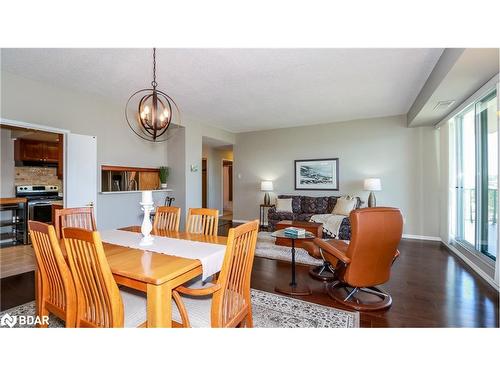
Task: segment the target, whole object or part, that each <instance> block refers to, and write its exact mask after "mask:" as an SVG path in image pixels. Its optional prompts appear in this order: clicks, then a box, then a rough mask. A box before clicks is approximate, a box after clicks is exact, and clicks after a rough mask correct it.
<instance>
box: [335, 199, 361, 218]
mask: <svg viewBox="0 0 500 375" xmlns="http://www.w3.org/2000/svg"><path fill="white" fill-rule="evenodd" d="M356 203H357V200H356V198H352V197H350V196H348V195H346V196H345V197H340V198H339V199H337V203H336V204H335V207H334V208H333V211H332V214H334V215H344V216H349V214H350V213H351V211H352V210H354V208H355V207H356Z"/></svg>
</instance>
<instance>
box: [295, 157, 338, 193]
mask: <svg viewBox="0 0 500 375" xmlns="http://www.w3.org/2000/svg"><path fill="white" fill-rule="evenodd" d="M295 190H339V158H332V159H310V160H295Z"/></svg>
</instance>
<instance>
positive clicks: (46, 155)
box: [14, 134, 64, 178]
mask: <svg viewBox="0 0 500 375" xmlns="http://www.w3.org/2000/svg"><path fill="white" fill-rule="evenodd" d="M58 138H59V140H58V141H57V142H47V141H36V140H31V139H22V138H21V139H16V140H15V141H14V160H15V161H16V162H23V163H26V164H28V163H30V162H36V163H40V164H43V163H50V164H57V176H58V177H59V178H62V174H63V155H64V154H63V136H62V134H60V135H59V137H58ZM35 165H38V164H35Z"/></svg>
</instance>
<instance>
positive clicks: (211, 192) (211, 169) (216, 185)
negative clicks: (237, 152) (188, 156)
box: [202, 145, 233, 215]
mask: <svg viewBox="0 0 500 375" xmlns="http://www.w3.org/2000/svg"><path fill="white" fill-rule="evenodd" d="M202 156H203V157H204V158H206V159H207V187H208V201H207V204H208V207H209V208H216V209H218V210H219V214H220V215H222V212H223V211H224V207H223V201H222V171H223V170H222V160H223V159H227V160H233V151H232V150H219V149H217V148H214V147H210V146H207V145H204V146H203V149H202Z"/></svg>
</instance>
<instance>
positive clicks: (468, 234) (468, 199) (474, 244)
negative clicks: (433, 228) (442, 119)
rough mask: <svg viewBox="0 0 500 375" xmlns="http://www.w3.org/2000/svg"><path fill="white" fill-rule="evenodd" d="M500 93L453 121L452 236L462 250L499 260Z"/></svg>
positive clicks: (487, 97)
mask: <svg viewBox="0 0 500 375" xmlns="http://www.w3.org/2000/svg"><path fill="white" fill-rule="evenodd" d="M496 94H497V93H496V90H493V91H492V92H490V93H489V94H487V95H486V96H484V97H483V98H482V99H480V100H478V101H477V102H475V103H473V104H472V105H470V106H469V107H467V108H465V109H464V110H463V111H462V112H460V113H459V114H458V115H456V116H455V117H454V118H453V119H452V129H453V131H452V133H451V134H452V141H453V144H452V152H453V154H454V155H452V156H453V157H454V161H453V164H452V168H453V169H454V170H453V171H452V172H454V173H453V178H452V179H453V180H454V182H455V185H456V186H455V192H454V194H453V198H452V201H453V203H454V204H453V203H452V209H451V215H452V222H453V224H452V226H453V228H452V236H453V237H454V239H455V241H456V242H458V243H459V244H460V245H461V246H462V247H464V248H466V249H468V250H470V251H477V252H478V253H480V254H483V255H485V256H487V257H488V258H491V259H495V256H496V249H497V233H498V232H497V225H498V224H497V223H498V212H497V207H498V121H497V98H496Z"/></svg>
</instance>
